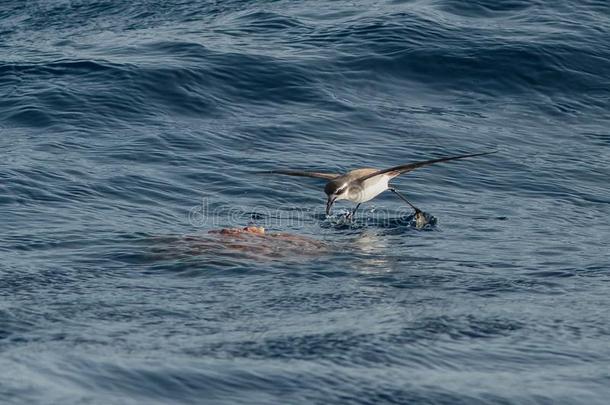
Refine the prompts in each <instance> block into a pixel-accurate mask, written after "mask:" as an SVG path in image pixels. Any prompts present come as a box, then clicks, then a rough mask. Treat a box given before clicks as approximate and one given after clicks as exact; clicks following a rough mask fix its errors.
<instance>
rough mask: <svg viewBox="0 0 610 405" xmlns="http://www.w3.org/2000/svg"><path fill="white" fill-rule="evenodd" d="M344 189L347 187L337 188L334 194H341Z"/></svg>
mask: <svg viewBox="0 0 610 405" xmlns="http://www.w3.org/2000/svg"><path fill="white" fill-rule="evenodd" d="M346 189H347V187H343V188H340V189H339V190H337V193H336V194H343V193H344V192H345V190H346Z"/></svg>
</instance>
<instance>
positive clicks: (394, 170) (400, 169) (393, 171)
mask: <svg viewBox="0 0 610 405" xmlns="http://www.w3.org/2000/svg"><path fill="white" fill-rule="evenodd" d="M496 152H497V151H492V152H482V153H471V154H468V155H459V156H447V157H442V158H437V159H430V160H424V161H421V162H415V163H408V164H406V165H400V166H394V167H390V168H389V169H383V170H378V171H376V172H374V173H371V174H368V175H366V176H363V177H360V178H359V179H358V180H360V181H362V180H366V179H370V178H371V177H375V176H379V175H380V174H386V173H388V174H390V175H391V176H392V177H396V176H398V175H399V174H403V173H407V172H410V171H411V170H415V169H417V168H418V167H422V166H427V165H431V164H434V163H440V162H447V161H449V160H457V159H464V158H469V157H473V156H482V155H489V154H491V153H496Z"/></svg>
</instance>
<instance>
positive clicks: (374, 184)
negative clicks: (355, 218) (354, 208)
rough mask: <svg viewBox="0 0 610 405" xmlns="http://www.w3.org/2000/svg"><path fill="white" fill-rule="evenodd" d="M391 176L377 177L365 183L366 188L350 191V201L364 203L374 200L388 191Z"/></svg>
mask: <svg viewBox="0 0 610 405" xmlns="http://www.w3.org/2000/svg"><path fill="white" fill-rule="evenodd" d="M388 181H390V176H385V175H384V176H376V177H372V178H370V179H368V180H365V181H364V187H362V188H357V189H355V190H351V189H350V196H349V200H350V201H352V202H355V203H362V202H365V201H369V200H372V199H373V198H375V197H377V196H378V195H379V194H381V193H383V192H384V191H386V190H387V189H388Z"/></svg>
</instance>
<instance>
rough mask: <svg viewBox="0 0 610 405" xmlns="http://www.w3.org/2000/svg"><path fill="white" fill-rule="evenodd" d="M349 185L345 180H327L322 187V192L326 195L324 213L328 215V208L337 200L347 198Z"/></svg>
mask: <svg viewBox="0 0 610 405" xmlns="http://www.w3.org/2000/svg"><path fill="white" fill-rule="evenodd" d="M348 187H349V185H348V184H347V183H345V182H336V181H329V182H328V183H327V184H326V187H324V192H325V193H326V196H327V197H328V200H326V215H330V209H331V207H332V206H333V204H334V203H335V201H337V200H344V199H346V198H347V194H348Z"/></svg>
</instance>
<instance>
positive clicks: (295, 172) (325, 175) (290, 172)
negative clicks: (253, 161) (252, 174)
mask: <svg viewBox="0 0 610 405" xmlns="http://www.w3.org/2000/svg"><path fill="white" fill-rule="evenodd" d="M258 173H259V174H285V175H287V176H299V177H315V178H318V179H326V180H332V179H334V178H336V177H339V176H340V174H335V173H321V172H302V171H299V170H269V171H266V172H258Z"/></svg>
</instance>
